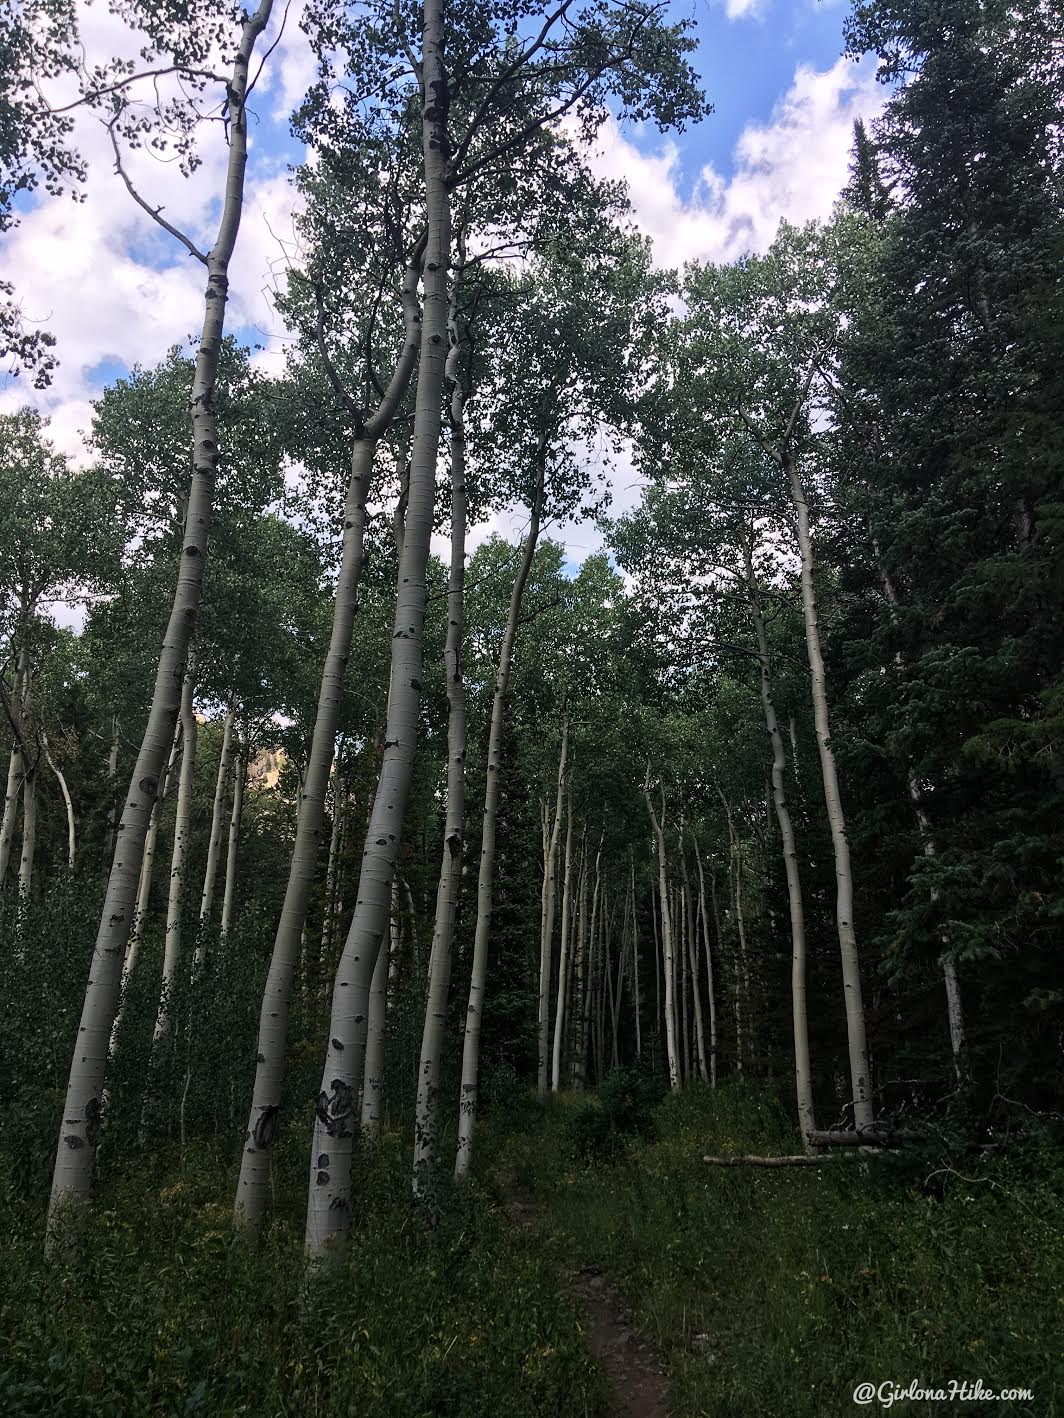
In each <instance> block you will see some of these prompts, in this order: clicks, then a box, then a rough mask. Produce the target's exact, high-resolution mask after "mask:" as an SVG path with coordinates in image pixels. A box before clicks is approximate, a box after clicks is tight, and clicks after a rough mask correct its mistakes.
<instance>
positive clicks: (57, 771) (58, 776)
mask: <svg viewBox="0 0 1064 1418" xmlns="http://www.w3.org/2000/svg"><path fill="white" fill-rule="evenodd" d="M41 752H42V753H43V754H44V761H45V762H46V763H47V764H48V767H49V768H50V769H51V770H52V772H53V774H54V775H55V780H56V782H57V783H58V784H59V791H60V792H61V793H62V794H63V807H64V808H65V809H66V822H67V866H68V867H69V868H70V870H71V871H73V870H74V855H75V853H76V851H77V824H76V822H75V820H74V803H73V800H72V798H71V796H70V789H69V788H68V787H67V780H66V777H65V775H64V773H63V770H62V769H61V768H60V767H59V764H58V763H56V761H55V759H54V758H53V757H52V750H51V749H50V748H49V747H48V735H47V734H46V733H45V732H44V730H43V729H41Z"/></svg>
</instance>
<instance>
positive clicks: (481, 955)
mask: <svg viewBox="0 0 1064 1418" xmlns="http://www.w3.org/2000/svg"><path fill="white" fill-rule="evenodd" d="M541 454H542V450H541ZM544 473H545V469H544V465H543V462H542V460H540V462H539V468H538V482H537V487H536V493H535V497H534V499H533V503H532V517H531V521H530V522H529V525H528V533H527V535H526V536H525V548H524V554H523V555H522V557H521V565H520V566H519V567H518V570H517V576H516V579H515V580H514V585H513V590H512V592H511V593H510V609H509V612H508V614H507V617H506V629H505V631H504V632H503V637H502V647H501V649H500V652H499V667H498V670H497V671H496V674H495V697H494V699H493V700H492V705H491V723H490V726H489V729H488V762H487V779H486V783H485V787H484V817H483V827H482V831H481V841H480V870H479V873H478V875H477V924H476V930H475V932H474V936H473V968H472V974H471V976H470V981H469V1002H468V1004H467V1006H466V1023H465V1034H464V1036H463V1040H462V1086H461V1092H460V1094H459V1102H458V1148H457V1153H456V1156H455V1163H454V1174H455V1176H456V1177H458V1178H462V1177H467V1176H468V1175H469V1172H470V1170H471V1168H472V1165H473V1139H474V1135H475V1133H476V1122H477V1103H478V1098H479V1083H480V1024H481V1018H482V1016H483V1013H484V991H485V987H486V985H487V979H488V946H489V944H490V939H491V914H492V907H493V902H494V889H495V835H496V818H497V816H498V810H499V777H500V773H501V769H502V731H503V723H504V719H505V714H506V694H507V690H508V688H509V684H510V658H511V656H512V654H513V647H514V640H515V639H516V637H517V621H518V617H519V616H520V614H521V601H522V599H523V597H524V594H525V585H526V584H527V582H528V577H529V573H530V572H531V570H532V560H533V558H534V556H535V554H536V542H537V541H538V539H539V526H540V518H541V515H542V511H543V481H544ZM568 727H569V721H568V717H566V719H565V720H564V723H563V730H562V753H563V757H564V753H565V744H566V739H567V733H568ZM540 1047H541V1049H542V1040H541V1044H540Z"/></svg>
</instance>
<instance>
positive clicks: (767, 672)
mask: <svg viewBox="0 0 1064 1418" xmlns="http://www.w3.org/2000/svg"><path fill="white" fill-rule="evenodd" d="M743 555H744V559H745V571H746V589H747V594H748V599H749V602H750V616H751V619H752V620H753V623H754V632H755V634H756V636H757V656H758V663H759V665H760V668H761V675H760V679H761V708H762V711H763V712H764V716H765V728H766V730H767V732H768V737H769V743H770V744H771V746H772V801H773V802H774V804H775V807H776V821H777V822H778V823H779V829H780V842H781V843H782V846H783V865H784V869H785V871H786V874H787V901H788V904H789V907H790V917H791V1018H792V1024H793V1031H794V1086H795V1094H796V1097H797V1103H798V1130H799V1132H800V1133H801V1135H802V1139H803V1145H804V1146H806V1147H808V1145H809V1134H810V1133H811V1132H812V1131H813V1129H814V1128H815V1127H816V1118H815V1116H814V1112H813V1074H812V1068H811V1065H810V1061H809V1024H808V1018H807V1013H806V946H805V910H804V907H803V902H802V883H801V878H800V875H799V871H798V848H797V845H796V843H795V838H794V825H793V823H792V822H791V812H790V808H789V807H788V805H787V790H786V783H785V773H786V769H787V756H786V754H785V752H784V749H783V736H782V734H781V733H780V727H779V721H778V719H777V717H776V705H775V702H774V700H773V697H772V661H771V659H770V656H769V648H768V633H767V631H766V629H765V617H764V615H763V613H762V610H761V592H760V588H759V586H758V584H757V579H756V577H755V575H754V563H753V556H752V553H751V548H750V546H749V544H746V545H744V547H743ZM791 730H792V734H793V730H794V720H793V719H792V720H791Z"/></svg>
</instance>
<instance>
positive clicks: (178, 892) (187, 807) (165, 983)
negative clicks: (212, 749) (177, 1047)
mask: <svg viewBox="0 0 1064 1418" xmlns="http://www.w3.org/2000/svg"><path fill="white" fill-rule="evenodd" d="M196 737H197V726H196V710H195V708H194V706H193V703H192V671H191V667H190V669H189V672H188V674H186V676H185V683H184V687H183V688H182V691H181V745H182V747H181V773H180V775H179V777H178V780H177V813H176V815H175V817H174V847H173V854H172V856H171V858H170V892H169V895H168V898H167V902H166V937H165V941H164V945H163V978H162V985H161V986H160V989H159V1008H158V1010H157V1012H156V1015H155V1035H154V1046H155V1047H157V1046H158V1045H159V1043H160V1042H161V1041H162V1040H163V1039H164V1038H166V1036H167V1035H168V1034H169V1032H170V1004H171V996H172V995H173V992H174V985H175V983H176V981H177V967H178V965H179V964H180V963H181V934H182V919H181V917H182V908H183V906H184V900H185V871H186V865H185V864H186V862H187V859H188V848H189V837H190V835H191V832H192V784H193V780H194V778H195V775H196Z"/></svg>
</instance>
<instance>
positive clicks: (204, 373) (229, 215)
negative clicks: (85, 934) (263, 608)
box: [48, 0, 273, 1249]
mask: <svg viewBox="0 0 1064 1418" xmlns="http://www.w3.org/2000/svg"><path fill="white" fill-rule="evenodd" d="M272 9H273V0H261V3H260V4H259V6H258V8H257V9H256V10H255V11H254V13H248V14H245V15H244V16H243V18H242V21H241V32H240V40H239V43H238V45H237V48H236V53H235V55H234V59H233V69H232V74H231V76H230V79H229V82H228V84H227V88H226V93H227V99H228V105H229V124H228V133H229V154H228V162H227V172H226V184H225V194H224V198H223V201H222V210H221V218H220V221H219V225H218V231H217V235H216V238H215V242H214V245H213V246H212V247H211V249H210V251H209V252H207V253H206V254H204V253H202V252H200V251H198V250H196V248H195V247H194V245H193V244H192V243H191V242H190V241H189V240H188V238H187V237H185V236H184V235H183V234H182V233H180V232H178V231H177V229H176V228H174V227H172V226H171V225H170V224H169V223H167V222H164V221H162V219H161V218H159V217H158V214H157V213H156V214H154V215H155V216H156V219H157V220H159V221H160V222H161V224H162V225H164V226H165V227H166V229H167V230H168V231H169V232H170V233H171V235H174V236H175V237H176V238H177V239H178V240H180V241H181V242H182V244H183V245H184V246H185V247H186V248H187V249H188V250H189V251H190V252H191V253H192V254H194V255H195V256H196V258H197V259H199V260H201V261H202V262H203V264H204V265H205V266H206V268H207V292H206V297H205V302H204V319H203V329H202V335H201V339H200V345H199V352H198V355H197V359H196V369H195V376H194V379H193V386H192V397H191V401H190V402H191V409H192V429H193V443H194V449H195V452H194V459H193V466H194V473H193V478H192V485H191V488H190V492H189V499H188V506H187V513H186V517H185V531H184V538H183V551H182V557H181V569H180V571H179V574H178V582H177V588H176V591H175V595H174V600H173V605H172V608H171V613H170V619H169V623H168V626H167V631H166V636H165V639H164V641H163V648H162V651H161V654H160V657H159V665H158V671H157V674H156V680H155V687H154V690H153V694H152V703H151V709H150V711H149V716H148V725H147V728H146V730H145V733H144V738H143V741H142V743H141V747H140V750H139V752H138V754H137V761H136V764H135V766H134V769H133V774H132V778H131V780H130V786H129V789H128V791H127V793H126V795H125V798H124V800H123V806H122V812H121V819H120V821H119V824H118V831H117V833H116V846H115V858H114V863H113V865H112V867H111V871H110V875H109V877H108V882H107V891H106V895H105V898H104V906H103V911H102V914H101V918H100V928H99V933H98V935H97V938H96V944H95V947H94V950H93V957H92V965H91V968H90V973H89V983H88V987H87V989H86V992H85V1003H84V1008H83V1010H82V1016H81V1023H80V1025H79V1028H78V1040H77V1044H76V1046H75V1049H74V1056H73V1060H72V1062H71V1067H70V1079H69V1082H68V1085H67V1093H66V1100H65V1103H64V1107H63V1120H62V1123H61V1125H60V1134H59V1143H58V1150H57V1155H56V1165H55V1173H54V1176H53V1180H52V1193H51V1199H50V1202H49V1209H48V1221H49V1225H48V1245H49V1248H50V1249H54V1248H55V1246H56V1245H57V1244H60V1243H65V1242H67V1241H68V1240H71V1239H73V1237H74V1235H75V1234H76V1229H77V1223H78V1221H79V1219H80V1213H81V1212H82V1211H83V1209H84V1206H85V1203H86V1201H87V1198H88V1194H89V1190H90V1188H91V1185H92V1172H93V1155H94V1152H95V1148H96V1143H97V1141H98V1137H99V1130H100V1120H101V1114H102V1096H103V1083H104V1069H105V1066H106V1061H107V1051H108V1044H109V1041H110V1037H111V1027H112V1024H113V1023H114V1016H115V1011H116V1008H117V1004H118V994H119V987H120V981H121V971H122V960H123V956H124V954H125V948H126V944H127V942H128V939H129V933H130V930H131V929H132V927H133V922H134V912H135V904H136V891H137V883H138V879H139V875H140V867H141V862H142V860H143V851H144V840H145V837H146V836H147V832H148V824H149V819H150V817H151V811H152V808H153V806H154V803H155V799H156V796H157V793H158V787H159V779H160V777H161V774H162V769H163V763H164V759H165V756H166V754H167V752H168V750H169V747H170V743H171V741H172V738H173V732H174V723H175V721H176V719H177V714H178V707H179V700H180V694H181V685H182V679H183V676H184V671H185V660H186V656H187V653H188V647H189V644H190V642H191V639H192V633H193V628H194V624H195V617H196V612H197V609H198V607H199V602H200V593H201V587H202V584H203V571H204V564H205V560H206V551H207V536H208V531H209V528H210V518H211V496H212V492H213V485H214V478H215V473H216V469H217V463H218V428H217V417H216V415H215V412H214V407H213V403H212V395H213V392H214V386H215V382H216V378H217V371H218V358H219V352H220V349H221V340H222V331H223V325H224V319H225V305H226V298H227V295H228V289H229V280H228V273H229V262H230V260H231V258H232V255H233V250H234V247H235V245H236V238H237V232H238V230H239V226H240V216H241V210H242V207H243V197H244V170H245V167H246V164H247V111H246V107H245V100H246V96H247V90H248V79H249V66H250V63H251V56H252V53H253V51H254V48H255V45H256V42H257V41H258V39H259V37H260V36H261V34H262V33H263V31H264V30H265V28H266V26H267V24H268V23H269V20H270V15H271V12H272ZM112 138H113V140H114V132H113V130H112ZM115 152H116V163H118V164H119V166H120V159H119V158H118V156H117V154H118V148H117V140H115ZM120 175H121V173H120ZM128 185H129V184H128V181H127V186H128ZM130 191H131V193H132V192H133V189H132V188H130ZM134 195H136V194H134ZM136 200H137V201H138V202H140V204H141V205H142V206H144V205H145V204H144V202H143V200H142V199H141V198H140V197H139V195H138V196H136ZM149 210H150V209H149Z"/></svg>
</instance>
